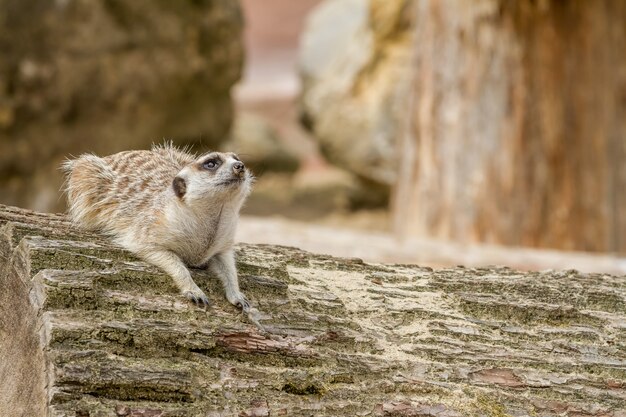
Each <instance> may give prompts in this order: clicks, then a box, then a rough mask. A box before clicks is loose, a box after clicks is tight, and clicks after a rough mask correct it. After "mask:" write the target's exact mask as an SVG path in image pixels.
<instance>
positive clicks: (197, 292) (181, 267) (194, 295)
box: [140, 250, 210, 306]
mask: <svg viewBox="0 0 626 417" xmlns="http://www.w3.org/2000/svg"><path fill="white" fill-rule="evenodd" d="M140 256H141V257H142V258H143V259H145V260H146V261H147V262H150V263H151V264H153V265H155V266H158V267H159V268H161V269H163V270H164V271H165V272H167V273H168V274H169V275H170V276H171V277H172V278H174V283H176V286H177V287H178V288H179V289H180V292H181V293H182V294H183V295H184V296H185V297H187V298H188V299H190V300H191V301H193V302H194V303H196V304H204V305H207V306H208V305H210V302H209V298H208V297H207V296H206V295H205V294H204V292H203V291H202V290H201V289H200V287H198V286H197V285H196V283H195V282H194V281H193V278H191V273H190V272H189V269H187V267H186V266H185V264H184V263H183V261H182V259H180V258H179V257H178V255H176V254H174V253H173V252H170V251H167V250H157V251H150V252H144V251H142V252H141V253H140Z"/></svg>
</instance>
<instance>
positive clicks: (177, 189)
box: [172, 176, 187, 199]
mask: <svg viewBox="0 0 626 417" xmlns="http://www.w3.org/2000/svg"><path fill="white" fill-rule="evenodd" d="M172 188H174V194H176V197H178V198H180V199H182V198H183V197H184V196H185V193H186V192H187V183H186V182H185V179H184V178H183V177H179V176H176V177H175V178H174V181H172Z"/></svg>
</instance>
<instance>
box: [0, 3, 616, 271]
mask: <svg viewBox="0 0 626 417" xmlns="http://www.w3.org/2000/svg"><path fill="white" fill-rule="evenodd" d="M624 22H626V4H624V3H623V2H612V1H610V0H599V1H597V2H585V1H575V0H571V1H566V2H562V1H556V0H546V1H543V2H532V1H519V2H507V1H504V0H485V1H481V2H473V1H463V0H457V1H449V2H438V1H435V0H427V1H411V0H324V1H321V0H316V1H313V0H299V1H288V0H242V1H241V2H240V3H238V2H234V1H231V0H214V1H210V2H205V1H181V2H163V1H157V2H154V1H148V0H137V1H133V2H124V1H119V0H108V1H104V0H101V1H94V2H84V1H78V0H66V1H60V2H46V1H43V0H26V1H18V0H2V1H0V27H2V29H1V30H0V50H1V51H2V53H1V55H0V203H2V204H10V205H18V206H22V207H28V208H31V209H35V210H41V211H61V210H64V201H63V198H62V197H61V196H60V192H59V188H60V187H61V184H62V178H61V175H60V172H59V171H58V169H57V167H58V165H59V164H60V163H61V162H62V160H63V159H64V158H66V157H69V156H71V155H77V154H80V153H82V152H95V153H98V154H108V153H113V152H117V151H120V150H125V149H131V148H148V147H149V146H150V144H151V143H158V142H161V141H162V140H163V139H165V138H167V139H172V140H174V141H175V142H176V143H178V144H181V145H187V144H190V145H192V146H193V147H194V149H195V150H197V151H205V150H208V149H230V150H234V151H236V152H239V153H240V154H241V156H242V157H243V159H244V160H245V161H246V163H247V164H248V165H249V166H251V167H252V169H253V170H254V171H255V173H256V174H257V175H258V177H259V181H258V183H257V185H256V188H255V191H254V192H253V194H252V196H251V198H250V200H249V202H248V204H247V206H246V208H245V212H244V217H243V219H242V222H241V227H240V230H239V237H240V239H241V240H243V241H249V242H260V243H276V244H288V245H294V246H299V247H302V248H304V249H309V250H314V251H317V252H325V253H331V254H335V255H341V256H358V257H363V258H365V259H367V260H371V261H385V262H419V263H424V264H429V265H435V266H436V265H449V264H467V265H483V264H494V263H495V264H507V265H510V266H514V267H519V268H528V269H545V268H577V269H581V270H587V271H609V272H625V271H626V260H625V258H624V256H625V254H626V101H624V97H625V96H626V54H624V52H623V51H624V50H626V28H625V24H624Z"/></svg>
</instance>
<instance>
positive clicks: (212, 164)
mask: <svg viewBox="0 0 626 417" xmlns="http://www.w3.org/2000/svg"><path fill="white" fill-rule="evenodd" d="M218 166H220V161H219V160H218V159H209V160H207V161H204V163H203V164H202V168H204V169H210V170H214V169H216V168H217V167H218Z"/></svg>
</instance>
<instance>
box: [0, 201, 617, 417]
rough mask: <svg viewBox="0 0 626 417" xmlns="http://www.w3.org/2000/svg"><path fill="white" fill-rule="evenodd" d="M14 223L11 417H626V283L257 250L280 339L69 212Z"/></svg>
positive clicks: (3, 406)
mask: <svg viewBox="0 0 626 417" xmlns="http://www.w3.org/2000/svg"><path fill="white" fill-rule="evenodd" d="M0 230H2V232H1V233H0V237H1V238H0V271H3V272H2V274H1V275H0V279H1V282H0V288H2V289H3V291H2V292H0V297H2V298H1V300H0V301H2V302H1V303H0V319H1V320H2V322H1V323H2V326H1V327H0V331H1V332H2V334H1V335H0V358H2V361H1V362H0V380H2V381H3V383H2V384H0V415H3V416H4V415H28V416H33V417H37V416H45V415H47V416H54V417H60V416H72V417H74V416H92V417H93V416H148V415H149V416H163V417H164V416H268V415H271V416H275V415H279V416H280V415H285V416H430V417H435V416H436V417H443V416H450V417H452V416H455V417H456V416H493V417H496V416H567V417H583V416H585V417H591V416H595V417H600V416H603V417H624V416H625V415H626V414H625V412H624V404H626V277H624V276H611V275H601V274H587V275H583V274H580V273H578V272H576V271H558V272H556V271H551V272H530V273H522V272H518V271H514V270H511V269H508V268H495V267H494V268H471V269H469V268H462V267H458V268H452V269H442V270H432V269H430V268H422V267H419V266H415V265H380V264H378V265H376V264H366V263H363V262H362V261H360V260H358V259H340V258H332V257H328V256H322V255H314V254H310V253H306V252H303V251H300V250H298V249H294V248H288V247H279V246H266V245H240V246H239V249H238V253H237V258H238V268H239V271H240V275H241V281H242V287H243V289H244V291H245V292H246V294H247V295H248V296H249V297H250V298H251V300H252V302H253V304H254V305H255V306H256V307H257V308H258V310H259V311H260V321H261V324H262V325H263V326H264V327H265V330H266V332H263V331H261V330H259V328H257V327H256V326H254V325H253V324H251V322H250V321H249V320H248V319H247V318H246V317H244V316H243V315H241V314H240V313H239V312H238V311H237V310H236V309H235V308H234V307H232V306H230V305H229V304H228V303H227V301H226V300H225V299H223V297H222V291H221V289H220V288H219V283H218V282H217V280H216V279H214V277H211V276H209V275H208V274H207V273H205V272H204V271H194V272H193V275H194V279H195V280H196V282H198V284H199V285H200V286H201V287H203V289H206V290H207V291H208V293H209V294H211V296H212V300H213V301H214V306H213V307H211V308H210V309H209V310H203V309H200V308H198V307H195V306H193V305H191V304H188V303H187V302H185V301H183V299H182V298H181V297H180V296H179V295H178V294H177V292H176V289H175V287H174V285H173V283H172V281H171V279H170V278H169V277H167V276H166V275H164V274H162V273H161V272H159V271H157V270H155V269H154V268H152V267H150V266H148V265H146V264H144V263H142V262H140V261H138V260H137V259H136V258H134V257H133V256H132V255H130V254H128V253H126V252H124V251H123V250H121V249H119V248H117V247H114V246H112V245H111V244H109V243H108V242H107V241H106V240H104V239H102V238H101V237H99V236H96V235H88V234H83V233H81V232H79V231H77V230H75V229H72V228H71V227H70V225H69V223H68V222H67V221H66V219H65V218H64V217H63V216H61V215H43V214H38V213H33V212H29V211H24V210H21V209H17V208H12V207H4V206H2V207H1V208H0ZM18 310H19V314H18ZM22 312H23V313H22ZM20 347H23V349H22V350H20V349H19V348H20ZM18 385H20V386H23V387H31V388H29V389H26V390H18V389H15V388H14V387H16V386H18ZM20 406H21V407H26V406H28V407H31V408H30V409H28V410H21V409H20V408H19V407H20ZM21 411H24V412H21Z"/></svg>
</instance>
